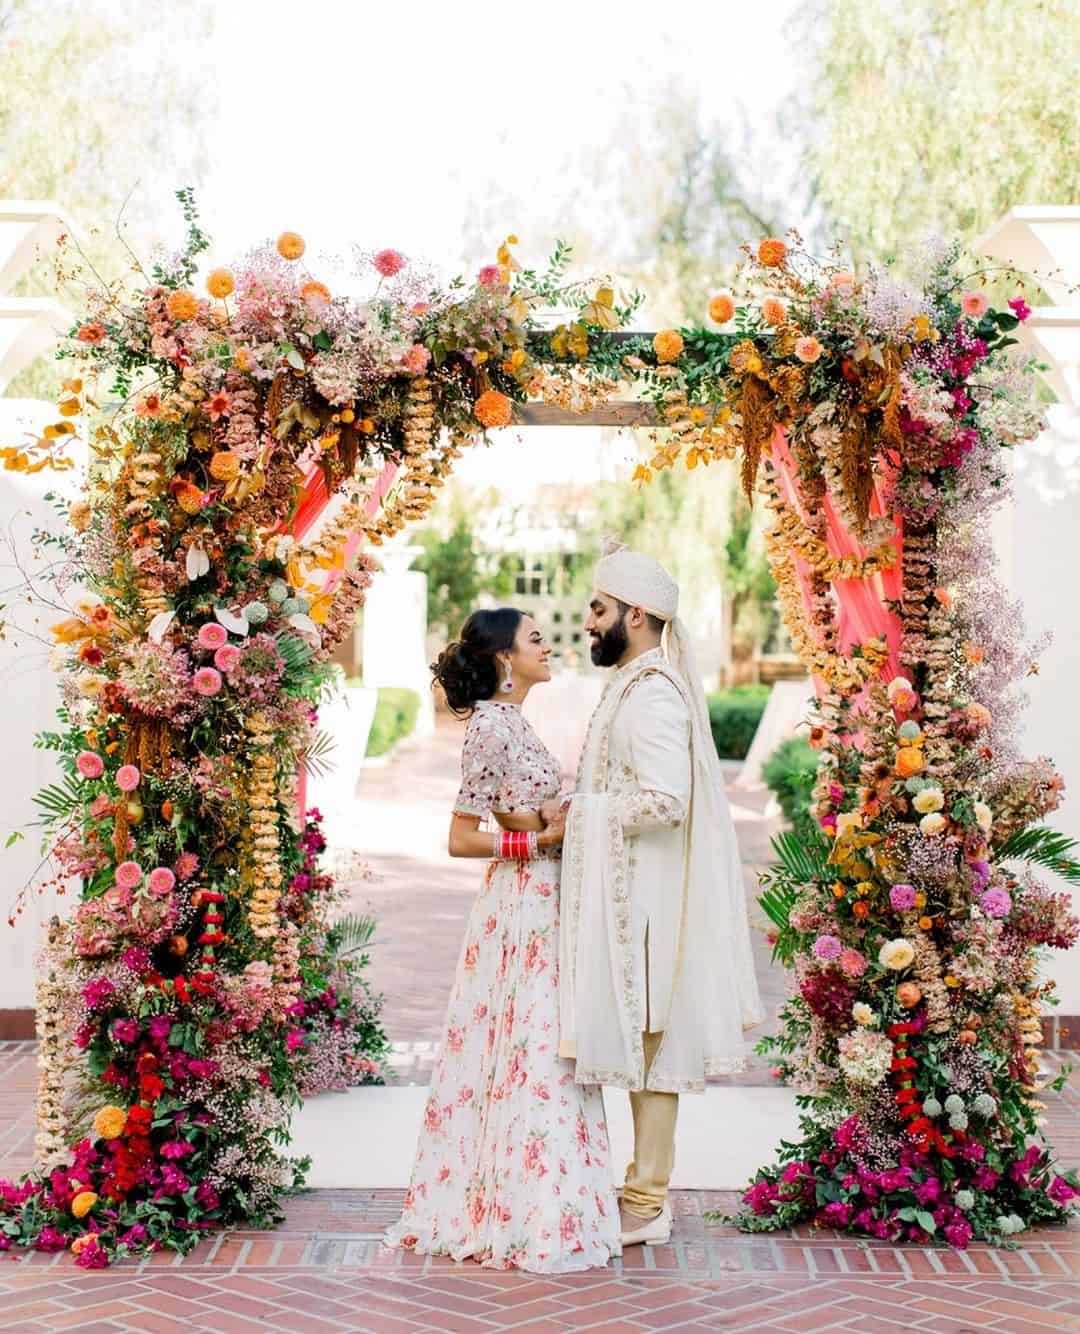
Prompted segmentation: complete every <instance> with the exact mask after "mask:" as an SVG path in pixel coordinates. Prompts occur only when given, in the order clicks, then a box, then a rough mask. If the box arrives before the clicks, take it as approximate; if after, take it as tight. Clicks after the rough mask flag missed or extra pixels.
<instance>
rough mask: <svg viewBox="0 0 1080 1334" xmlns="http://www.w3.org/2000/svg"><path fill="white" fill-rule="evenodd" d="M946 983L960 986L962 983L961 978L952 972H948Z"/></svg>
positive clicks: (948, 985) (949, 985)
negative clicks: (954, 975)
mask: <svg viewBox="0 0 1080 1334" xmlns="http://www.w3.org/2000/svg"><path fill="white" fill-rule="evenodd" d="M945 985H946V986H947V987H958V986H959V985H960V979H959V978H958V977H953V975H952V973H946V974H945Z"/></svg>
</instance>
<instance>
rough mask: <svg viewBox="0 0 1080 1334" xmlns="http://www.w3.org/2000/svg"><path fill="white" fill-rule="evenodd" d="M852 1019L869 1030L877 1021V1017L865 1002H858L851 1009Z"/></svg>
mask: <svg viewBox="0 0 1080 1334" xmlns="http://www.w3.org/2000/svg"><path fill="white" fill-rule="evenodd" d="M851 1017H852V1019H854V1020H855V1022H856V1023H857V1024H858V1025H860V1027H862V1028H869V1027H870V1026H871V1025H872V1024H874V1023H875V1022H876V1021H877V1016H876V1015H875V1014H874V1012H873V1010H871V1008H870V1006H869V1005H867V1004H866V1002H865V1001H856V1002H855V1004H854V1005H853V1006H852V1007H851Z"/></svg>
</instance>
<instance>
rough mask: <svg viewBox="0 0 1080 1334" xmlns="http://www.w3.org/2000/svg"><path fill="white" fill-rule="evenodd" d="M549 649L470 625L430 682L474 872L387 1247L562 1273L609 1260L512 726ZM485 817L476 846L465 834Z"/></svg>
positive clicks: (556, 826)
mask: <svg viewBox="0 0 1080 1334" xmlns="http://www.w3.org/2000/svg"><path fill="white" fill-rule="evenodd" d="M549 653H550V650H549V648H548V646H547V644H545V642H544V639H543V636H542V635H541V633H540V631H539V629H538V628H537V626H536V623H535V622H534V621H533V620H532V618H531V617H529V616H527V615H525V614H524V613H522V612H520V611H517V610H515V609H514V608H511V607H504V608H500V609H498V610H494V611H477V612H474V613H473V614H472V615H471V616H470V617H469V619H468V621H467V622H466V623H465V626H464V628H463V629H462V632H461V638H460V640H458V641H457V642H455V643H452V644H450V645H449V646H448V647H447V648H446V649H445V650H444V652H443V653H441V654H440V656H439V660H438V662H437V663H435V664H434V666H433V668H432V670H433V672H434V674H435V679H436V680H437V681H438V682H439V684H440V685H441V686H442V687H443V690H444V691H445V692H446V698H447V701H448V703H449V705H450V707H451V708H452V709H453V710H454V712H455V713H457V714H459V715H465V716H468V718H469V723H468V727H467V730H466V733H465V742H464V747H463V750H462V757H461V767H462V786H461V791H460V793H459V795H458V798H457V802H456V803H455V806H454V814H453V818H452V820H451V823H450V855H451V856H453V857H476V858H483V859H484V860H485V861H486V862H487V868H486V874H485V878H484V885H483V889H482V890H481V892H480V894H479V896H478V897H477V899H476V901H475V904H474V907H473V910H472V914H471V916H470V919H469V926H468V930H467V932H466V935H465V941H464V944H463V946H462V952H461V957H460V959H459V961H458V967H457V975H456V977H455V980H454V989H453V992H452V993H451V996H450V1004H449V1007H448V1009H447V1014H446V1030H445V1037H444V1041H443V1047H442V1054H441V1056H440V1059H439V1062H438V1064H437V1066H436V1068H435V1072H434V1074H433V1076H432V1081H431V1089H430V1093H429V1096H428V1100H427V1105H426V1107H425V1110H424V1123H423V1126H422V1128H421V1130H420V1138H419V1142H418V1144H417V1148H416V1161H415V1164H414V1166H413V1173H412V1183H411V1185H410V1186H409V1190H408V1193H407V1194H406V1196H405V1204H404V1212H403V1213H402V1215H401V1218H400V1219H399V1220H398V1222H397V1223H396V1224H395V1225H394V1227H392V1228H391V1229H390V1231H389V1232H388V1234H387V1242H388V1243H389V1244H390V1245H393V1246H403V1247H407V1248H408V1249H410V1250H414V1251H417V1252H420V1253H427V1254H439V1255H449V1256H452V1257H453V1259H455V1260H464V1259H467V1258H472V1259H474V1260H477V1261H479V1262H480V1263H482V1264H484V1265H486V1266H490V1267H493V1268H500V1269H525V1270H529V1271H531V1272H533V1273H566V1272H568V1271H571V1270H578V1269H588V1268H590V1267H591V1266H594V1265H604V1264H606V1263H607V1262H608V1260H609V1259H610V1258H611V1257H612V1256H613V1255H618V1254H619V1250H620V1248H619V1210H618V1204H617V1201H616V1198H615V1191H614V1188H613V1185H612V1174H611V1169H610V1166H609V1162H608V1140H607V1123H606V1119H605V1115H604V1104H603V1100H602V1098H601V1093H600V1089H599V1087H598V1086H589V1087H582V1086H581V1085H579V1084H575V1082H574V1067H573V1063H572V1062H570V1061H563V1060H559V1058H558V1046H559V1032H558V978H559V973H558V959H557V956H556V948H557V942H558V937H559V869H560V868H559V860H558V856H559V846H560V844H561V843H562V837H563V821H562V818H561V817H560V818H559V819H557V820H556V821H554V822H553V823H551V824H549V825H548V826H547V827H545V826H544V824H543V822H542V821H541V819H540V817H539V810H540V807H541V806H542V805H543V803H544V802H545V801H548V800H550V799H551V798H553V797H557V796H558V794H559V764H558V762H557V761H556V760H555V758H554V757H553V756H552V755H551V754H550V752H549V751H548V750H547V749H546V747H545V746H544V744H543V742H541V740H540V738H539V737H538V736H537V735H536V733H535V732H534V731H533V729H532V728H531V727H530V725H529V723H528V722H527V721H526V720H525V718H524V717H523V716H522V713H521V705H522V703H523V701H524V700H525V697H526V695H527V694H528V693H529V691H530V690H531V689H532V687H533V686H534V685H536V684H538V683H539V682H542V681H549V680H550V679H551V670H550V668H549V666H548V657H549ZM489 816H494V818H495V820H496V821H497V826H496V827H495V828H494V829H493V830H485V829H482V828H481V824H482V822H484V821H485V820H486V819H487V817H489Z"/></svg>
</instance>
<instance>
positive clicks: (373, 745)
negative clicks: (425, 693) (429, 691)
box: [364, 686, 420, 759]
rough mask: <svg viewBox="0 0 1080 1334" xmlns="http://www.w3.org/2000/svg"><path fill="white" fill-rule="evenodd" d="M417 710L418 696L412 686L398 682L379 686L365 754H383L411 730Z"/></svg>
mask: <svg viewBox="0 0 1080 1334" xmlns="http://www.w3.org/2000/svg"><path fill="white" fill-rule="evenodd" d="M419 712H420V696H419V695H418V694H417V693H416V691H415V690H404V689H402V688H400V687H398V686H380V687H379V694H378V698H377V699H376V701H375V717H374V718H373V719H372V721H371V731H370V732H369V733H368V743H367V750H366V751H365V752H364V754H365V755H366V756H367V757H368V758H369V759H370V758H373V757H374V756H376V755H385V754H386V752H387V751H388V750H389V749H390V748H391V747H392V746H394V745H396V744H397V742H399V741H400V740H401V739H402V738H403V737H407V736H408V735H409V733H410V732H411V731H412V730H413V728H414V727H415V726H416V717H417V714H418V713H419Z"/></svg>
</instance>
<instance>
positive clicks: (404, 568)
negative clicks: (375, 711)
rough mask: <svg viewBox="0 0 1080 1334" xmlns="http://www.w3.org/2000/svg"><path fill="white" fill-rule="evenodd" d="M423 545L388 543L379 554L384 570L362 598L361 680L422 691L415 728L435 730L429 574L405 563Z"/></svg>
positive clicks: (420, 731) (423, 733)
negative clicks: (429, 648) (429, 658)
mask: <svg viewBox="0 0 1080 1334" xmlns="http://www.w3.org/2000/svg"><path fill="white" fill-rule="evenodd" d="M422 550H423V548H422V547H415V546H402V547H391V548H388V549H386V550H384V551H381V552H380V553H379V556H380V560H381V562H382V570H381V571H380V573H378V574H377V575H376V576H375V578H374V580H373V582H372V585H371V587H370V588H369V589H368V592H367V598H366V599H365V601H364V685H365V686H368V687H375V688H377V687H379V686H402V687H404V688H405V689H407V690H415V691H416V693H417V694H418V695H419V696H420V713H419V716H418V717H417V720H416V731H417V734H418V735H420V736H426V735H429V734H430V733H431V732H432V731H434V729H435V704H434V699H433V697H432V693H431V672H430V670H429V669H428V661H427V652H426V641H427V575H425V574H422V573H421V572H420V571H419V570H410V569H409V566H410V565H411V564H412V562H413V561H414V560H415V559H416V557H417V556H419V555H420V553H421V551H422Z"/></svg>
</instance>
